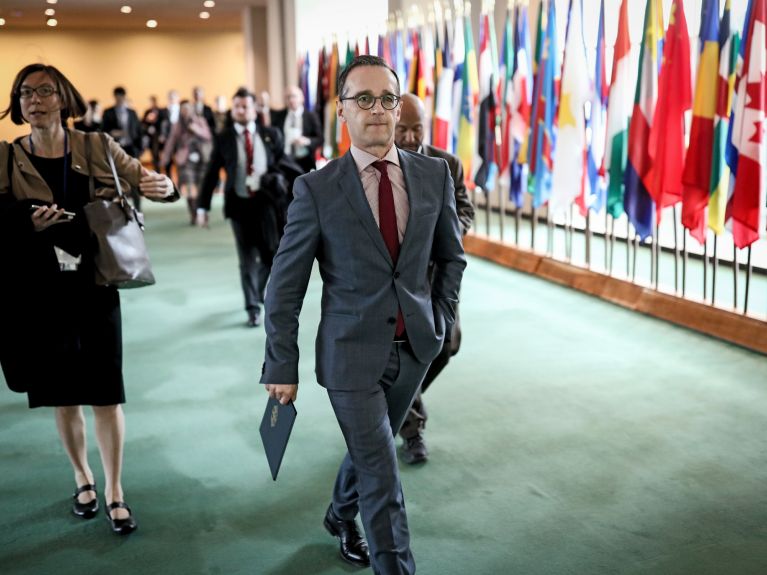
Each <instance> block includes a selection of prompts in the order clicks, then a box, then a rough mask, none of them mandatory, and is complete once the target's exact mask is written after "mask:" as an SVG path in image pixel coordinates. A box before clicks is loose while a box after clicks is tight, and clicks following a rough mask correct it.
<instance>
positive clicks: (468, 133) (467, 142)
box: [456, 9, 479, 188]
mask: <svg viewBox="0 0 767 575" xmlns="http://www.w3.org/2000/svg"><path fill="white" fill-rule="evenodd" d="M470 16H471V10H470V9H469V10H466V13H465V14H464V29H463V34H464V42H465V47H466V54H465V57H464V66H463V81H462V90H461V92H462V93H461V118H460V121H459V124H458V143H457V145H456V155H457V156H458V157H459V158H460V159H461V162H462V163H463V170H464V174H465V179H466V185H467V187H469V188H473V187H474V181H473V176H474V168H475V166H474V150H475V149H476V147H477V146H476V142H477V134H476V127H477V121H476V113H477V103H478V100H479V79H478V77H477V54H476V52H475V51H474V35H473V32H472V31H471V19H470Z"/></svg>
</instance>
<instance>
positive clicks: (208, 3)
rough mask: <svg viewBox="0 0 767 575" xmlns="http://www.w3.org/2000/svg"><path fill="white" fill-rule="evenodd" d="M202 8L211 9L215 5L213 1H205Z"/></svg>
mask: <svg viewBox="0 0 767 575" xmlns="http://www.w3.org/2000/svg"><path fill="white" fill-rule="evenodd" d="M202 5H203V6H205V7H206V8H213V7H214V6H215V5H216V3H215V2H214V1H213V0H205V2H203V3H202Z"/></svg>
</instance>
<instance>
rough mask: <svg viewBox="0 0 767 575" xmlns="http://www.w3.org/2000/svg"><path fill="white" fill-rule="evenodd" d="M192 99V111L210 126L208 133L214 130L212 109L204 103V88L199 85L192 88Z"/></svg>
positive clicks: (214, 119)
mask: <svg viewBox="0 0 767 575" xmlns="http://www.w3.org/2000/svg"><path fill="white" fill-rule="evenodd" d="M192 101H193V103H194V113H195V114H197V115H198V116H199V117H200V118H202V119H204V120H205V122H206V123H207V124H208V128H210V133H211V134H214V133H215V132H216V118H215V117H214V116H213V110H212V109H211V107H210V106H208V105H207V104H206V103H205V90H203V89H202V88H201V87H200V86H195V87H194V88H192Z"/></svg>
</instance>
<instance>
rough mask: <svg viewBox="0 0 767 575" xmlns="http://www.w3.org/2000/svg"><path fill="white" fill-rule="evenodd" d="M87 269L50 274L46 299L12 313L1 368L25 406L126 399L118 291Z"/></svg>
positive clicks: (108, 403) (88, 403)
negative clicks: (21, 393)
mask: <svg viewBox="0 0 767 575" xmlns="http://www.w3.org/2000/svg"><path fill="white" fill-rule="evenodd" d="M86 273H87V276H86V274H85V273H82V272H60V273H58V274H54V277H53V278H51V279H52V280H53V281H52V282H51V283H52V284H54V285H49V286H47V289H45V298H44V299H37V301H27V302H26V305H25V306H24V308H23V309H26V310H27V311H26V313H23V314H14V315H15V316H17V319H16V324H17V325H16V326H15V327H16V329H15V330H14V331H15V334H16V337H14V338H13V342H10V343H9V342H6V345H10V347H11V349H8V347H6V348H5V350H4V351H5V352H11V353H4V354H3V362H2V363H3V371H4V373H5V377H6V380H7V381H8V383H9V385H11V387H17V388H18V387H21V388H24V389H26V391H27V397H28V400H29V407H30V408H33V407H41V406H65V405H115V404H118V403H124V402H125V391H124V387H123V376H122V325H121V315H120V295H119V293H118V292H117V289H115V288H113V287H97V286H95V285H94V284H93V280H92V279H91V278H92V275H91V274H92V273H93V272H92V271H90V272H86ZM40 295H42V294H40Z"/></svg>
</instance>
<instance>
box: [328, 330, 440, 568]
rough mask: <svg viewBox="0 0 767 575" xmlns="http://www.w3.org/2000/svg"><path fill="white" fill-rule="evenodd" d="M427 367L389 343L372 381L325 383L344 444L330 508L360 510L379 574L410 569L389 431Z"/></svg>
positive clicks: (352, 513)
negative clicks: (343, 386) (355, 386)
mask: <svg viewBox="0 0 767 575" xmlns="http://www.w3.org/2000/svg"><path fill="white" fill-rule="evenodd" d="M428 367H429V366H428V365H427V364H423V363H421V362H419V361H418V360H417V359H416V358H415V356H414V355H413V352H412V350H411V349H410V344H408V343H393V344H392V348H391V353H390V356H389V362H388V364H387V367H386V370H385V371H384V374H383V376H382V377H381V380H380V381H379V382H378V384H376V385H374V386H373V387H370V388H366V389H360V390H353V391H347V390H335V389H328V396H329V397H330V402H331V404H332V406H333V410H334V412H335V414H336V419H337V420H338V424H339V426H340V427H341V431H342V433H343V435H344V439H345V440H346V446H347V448H348V453H347V454H346V456H345V457H344V460H343V462H342V463H341V467H340V469H339V470H338V476H337V477H336V483H335V486H334V488H333V503H332V505H333V511H334V513H335V514H336V515H337V516H338V517H340V518H341V519H345V520H352V519H354V518H355V517H356V515H357V512H359V513H360V516H361V518H362V525H363V527H364V529H365V534H366V536H367V540H368V546H369V548H370V562H371V565H372V567H373V572H374V573H376V574H380V575H395V574H397V575H399V574H403V575H404V574H411V573H415V561H414V559H413V555H412V553H411V552H410V533H409V530H408V525H407V514H406V512H405V500H404V496H403V494H402V485H401V483H400V478H399V468H398V466H397V453H396V449H395V446H394V436H395V435H396V433H397V431H398V430H399V428H400V426H401V425H402V422H403V421H404V419H405V415H406V414H407V412H408V409H409V408H410V404H411V403H412V401H413V397H414V396H415V393H416V391H417V390H418V388H419V386H420V385H421V381H422V380H423V377H424V375H425V374H426V370H427V368H428Z"/></svg>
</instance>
